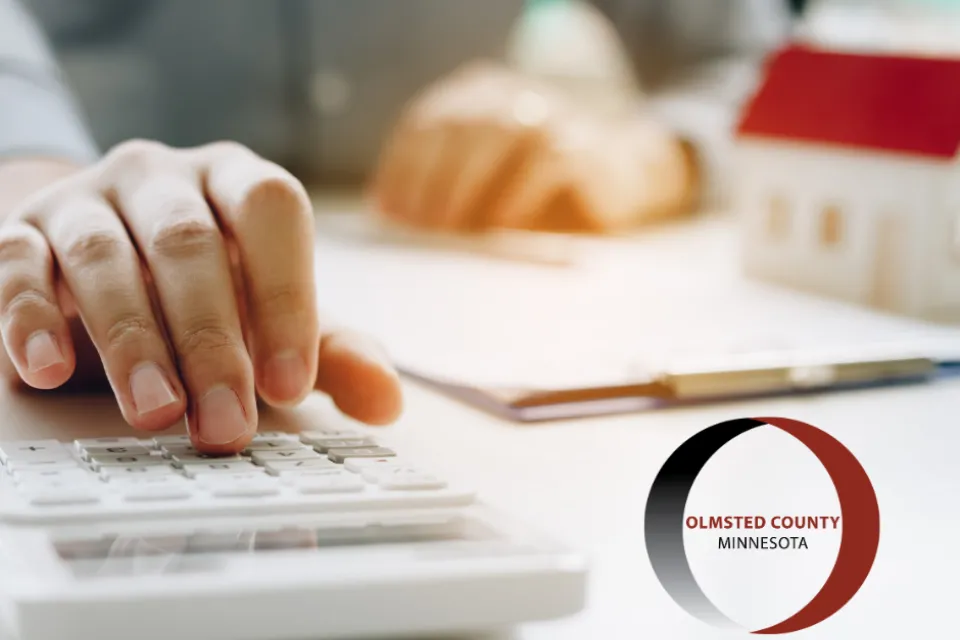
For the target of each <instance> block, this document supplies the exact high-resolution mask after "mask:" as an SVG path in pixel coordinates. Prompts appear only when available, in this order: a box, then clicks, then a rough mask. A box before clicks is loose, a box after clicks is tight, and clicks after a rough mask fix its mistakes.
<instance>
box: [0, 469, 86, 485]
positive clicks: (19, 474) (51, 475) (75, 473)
mask: <svg viewBox="0 0 960 640" xmlns="http://www.w3.org/2000/svg"><path fill="white" fill-rule="evenodd" d="M13 477H14V479H15V480H16V481H17V482H46V481H55V480H61V481H64V482H70V481H71V480H72V481H77V482H83V481H86V480H98V478H97V476H95V475H93V474H92V473H90V472H89V471H86V470H84V469H81V468H79V467H74V468H67V469H43V470H38V469H22V470H20V471H16V472H14V474H13Z"/></svg>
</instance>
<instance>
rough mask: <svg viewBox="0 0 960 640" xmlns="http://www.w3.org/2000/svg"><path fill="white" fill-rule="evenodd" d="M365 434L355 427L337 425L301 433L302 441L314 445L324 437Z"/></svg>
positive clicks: (361, 435)
mask: <svg viewBox="0 0 960 640" xmlns="http://www.w3.org/2000/svg"><path fill="white" fill-rule="evenodd" d="M362 437H363V434H362V433H360V432H359V431H355V430H353V429H342V428H337V427H330V428H327V429H324V428H323V427H321V428H319V429H313V430H310V431H304V432H303V433H301V434H300V440H301V442H304V443H305V444H309V445H312V444H313V443H314V442H315V441H316V440H318V439H323V438H362Z"/></svg>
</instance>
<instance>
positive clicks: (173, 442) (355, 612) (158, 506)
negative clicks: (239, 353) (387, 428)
mask: <svg viewBox="0 0 960 640" xmlns="http://www.w3.org/2000/svg"><path fill="white" fill-rule="evenodd" d="M0 461H2V463H3V473H0V620H2V628H0V638H3V639H7V638H9V639H10V640H63V639H73V638H82V639H84V640H87V639H89V640H173V639H176V640H194V639H195V640H301V639H302V640H319V639H321V638H358V637H363V638H368V637H393V636H402V637H424V636H427V635H432V634H436V633H450V632H468V631H472V630H479V629H489V628H498V627H502V626H507V625H512V624H515V623H518V622H522V621H530V620H543V619H550V618H556V617H561V616H565V615H568V614H572V613H574V612H576V611H578V610H579V609H580V608H581V607H582V606H583V602H584V591H585V577H586V572H585V567H584V563H583V561H582V559H581V558H580V557H579V556H578V555H577V554H576V553H573V552H571V551H569V550H567V549H566V548H564V547H563V546H560V545H558V544H556V543H554V542H552V541H551V540H549V539H545V538H543V537H541V536H539V535H537V534H534V533H531V532H530V531H529V530H528V529H526V528H525V527H522V526H519V525H518V524H516V523H515V522H513V521H510V520H508V519H506V518H504V517H502V516H501V515H498V514H496V513H494V512H493V511H492V510H490V509H489V508H487V507H485V506H483V505H482V504H480V503H479V502H477V501H476V500H475V498H474V495H473V493H472V492H471V491H469V490H467V489H465V488H462V487H458V486H455V485H454V484H448V483H447V482H446V481H445V480H444V479H443V478H442V477H438V476H437V475H435V474H432V473H430V472H429V470H427V469H424V468H422V467H421V466H419V465H417V464H416V462H414V461H411V460H409V459H407V458H405V457H404V456H403V454H402V453H400V454H397V453H395V452H394V451H392V450H390V449H387V448H385V447H382V446H379V445H378V444H377V442H375V441H373V440H371V439H369V438H368V437H366V436H365V435H364V434H362V433H359V432H352V431H344V430H333V429H330V430H326V431H324V430H320V431H313V432H307V433H303V434H297V435H294V434H288V433H284V432H269V433H261V434H259V435H257V436H256V438H255V439H254V440H253V442H252V443H251V445H250V446H249V447H248V448H247V449H246V450H245V451H244V452H243V453H242V454H241V455H237V456H233V457H227V458H223V457H219V458H209V457H206V456H204V455H202V454H200V453H199V452H197V451H196V450H195V449H194V448H193V447H192V446H191V444H190V441H189V438H188V437H187V436H167V437H158V438H155V439H152V440H141V439H137V438H132V437H131V438H92V439H84V440H77V441H75V442H60V441H57V440H40V441H19V442H2V443H0Z"/></svg>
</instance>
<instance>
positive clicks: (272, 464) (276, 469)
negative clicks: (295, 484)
mask: <svg viewBox="0 0 960 640" xmlns="http://www.w3.org/2000/svg"><path fill="white" fill-rule="evenodd" d="M263 468H264V469H266V470H267V472H268V473H271V474H273V475H282V474H284V473H286V472H288V471H291V472H297V471H310V470H313V469H337V470H339V469H340V465H338V464H335V463H333V462H331V461H330V460H327V459H326V458H310V459H307V460H267V461H266V462H264V463H263Z"/></svg>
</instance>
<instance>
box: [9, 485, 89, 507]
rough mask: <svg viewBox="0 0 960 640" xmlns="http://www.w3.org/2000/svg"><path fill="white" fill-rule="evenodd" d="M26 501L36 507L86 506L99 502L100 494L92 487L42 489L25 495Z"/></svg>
mask: <svg viewBox="0 0 960 640" xmlns="http://www.w3.org/2000/svg"><path fill="white" fill-rule="evenodd" d="M26 498H27V501H29V502H30V504H32V505H37V506H44V507H46V506H60V505H70V504H88V503H91V502H99V501H100V492H99V491H98V490H97V489H96V488H93V487H89V488H88V487H84V486H76V487H73V488H70V487H43V488H39V489H37V491H35V492H32V493H28V494H27V495H26Z"/></svg>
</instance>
